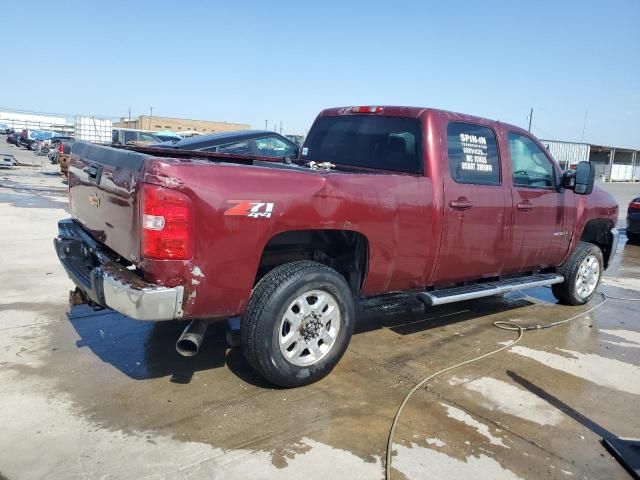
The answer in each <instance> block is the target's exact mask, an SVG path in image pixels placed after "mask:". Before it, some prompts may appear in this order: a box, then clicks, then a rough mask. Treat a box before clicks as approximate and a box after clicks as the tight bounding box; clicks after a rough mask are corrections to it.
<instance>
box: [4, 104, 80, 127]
mask: <svg viewBox="0 0 640 480" xmlns="http://www.w3.org/2000/svg"><path fill="white" fill-rule="evenodd" d="M0 123H2V124H4V125H7V126H8V127H9V128H13V129H14V130H23V129H29V128H31V129H35V130H53V131H56V132H64V133H71V132H73V120H72V119H71V120H70V119H69V118H67V117H65V116H62V115H51V114H41V113H36V112H21V111H14V110H3V111H0Z"/></svg>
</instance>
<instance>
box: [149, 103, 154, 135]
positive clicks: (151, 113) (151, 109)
mask: <svg viewBox="0 0 640 480" xmlns="http://www.w3.org/2000/svg"><path fill="white" fill-rule="evenodd" d="M151 117H153V107H149V130H151Z"/></svg>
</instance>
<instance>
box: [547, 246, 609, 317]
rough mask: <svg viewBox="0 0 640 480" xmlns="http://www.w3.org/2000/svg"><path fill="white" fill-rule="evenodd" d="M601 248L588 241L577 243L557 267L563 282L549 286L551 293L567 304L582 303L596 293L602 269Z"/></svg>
mask: <svg viewBox="0 0 640 480" xmlns="http://www.w3.org/2000/svg"><path fill="white" fill-rule="evenodd" d="M603 265H604V262H603V257H602V250H600V248H599V247H598V246H597V245H594V244H593V243H588V242H580V243H578V247H577V248H576V251H575V252H573V255H571V257H570V258H569V260H568V261H567V263H565V264H564V265H563V266H562V267H560V268H558V273H559V274H561V275H562V276H564V282H562V283H558V284H556V285H553V286H552V287H551V289H552V291H553V295H554V296H555V297H556V298H557V299H558V300H559V301H560V302H561V303H565V304H567V305H583V304H585V303H587V302H588V301H589V300H591V299H592V298H593V296H594V295H595V294H596V291H597V288H598V285H599V284H600V280H601V279H602V270H603Z"/></svg>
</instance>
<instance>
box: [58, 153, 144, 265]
mask: <svg viewBox="0 0 640 480" xmlns="http://www.w3.org/2000/svg"><path fill="white" fill-rule="evenodd" d="M145 158H147V155H144V154H141V153H136V152H131V151H128V150H118V149H115V148H110V147H104V146H100V145H94V144H91V143H87V142H79V141H77V142H75V143H74V144H73V146H72V148H71V159H70V165H69V197H70V202H71V214H72V215H73V218H74V219H76V220H77V221H78V222H80V223H81V224H82V226H83V227H84V228H85V230H86V231H87V232H88V233H89V234H90V235H91V236H93V237H94V238H95V239H96V240H97V241H99V242H101V243H102V244H104V245H106V246H108V247H109V248H111V249H112V250H113V251H115V252H116V253H117V254H119V255H120V256H122V257H124V258H125V259H127V260H129V261H131V262H137V261H138V260H139V259H140V228H139V213H138V191H139V188H140V180H141V176H142V174H143V167H144V159H145Z"/></svg>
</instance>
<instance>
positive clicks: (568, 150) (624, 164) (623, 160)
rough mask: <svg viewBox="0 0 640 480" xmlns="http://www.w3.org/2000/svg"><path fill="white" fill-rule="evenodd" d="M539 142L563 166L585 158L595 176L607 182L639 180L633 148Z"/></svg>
mask: <svg viewBox="0 0 640 480" xmlns="http://www.w3.org/2000/svg"><path fill="white" fill-rule="evenodd" d="M540 141H541V142H542V144H543V145H544V146H545V147H546V148H547V150H549V152H550V153H551V155H552V156H553V158H555V159H556V160H557V161H558V162H559V163H560V166H561V167H563V168H565V169H568V168H570V167H571V166H572V165H575V164H577V163H578V162H582V161H588V162H591V163H593V164H594V165H595V169H596V178H597V179H600V180H603V181H609V182H638V181H640V154H639V153H638V152H639V151H638V150H636V149H633V148H624V147H612V146H606V145H595V144H591V143H580V142H564V141H560V140H540Z"/></svg>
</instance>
